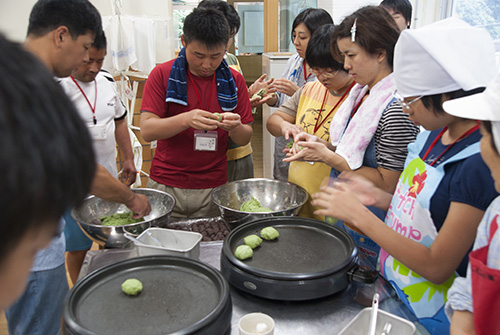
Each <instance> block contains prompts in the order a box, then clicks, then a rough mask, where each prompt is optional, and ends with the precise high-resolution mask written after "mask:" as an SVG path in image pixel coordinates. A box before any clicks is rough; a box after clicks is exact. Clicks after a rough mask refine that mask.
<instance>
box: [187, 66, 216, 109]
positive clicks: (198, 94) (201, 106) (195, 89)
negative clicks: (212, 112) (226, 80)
mask: <svg viewBox="0 0 500 335" xmlns="http://www.w3.org/2000/svg"><path fill="white" fill-rule="evenodd" d="M186 72H187V74H188V78H189V80H190V81H191V84H192V85H193V87H194V92H195V93H196V97H197V98H198V103H199V104H200V108H201V109H203V105H202V104H201V98H200V93H199V92H198V89H197V88H196V85H195V84H194V81H193V78H191V72H190V71H189V69H187V70H186ZM214 86H215V72H214V79H213V81H212V85H211V86H210V95H209V96H208V104H207V108H205V109H204V110H206V111H208V109H209V108H210V101H212V91H213V89H214Z"/></svg>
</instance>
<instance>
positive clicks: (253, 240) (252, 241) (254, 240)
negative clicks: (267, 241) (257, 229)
mask: <svg viewBox="0 0 500 335" xmlns="http://www.w3.org/2000/svg"><path fill="white" fill-rule="evenodd" d="M243 240H244V241H245V244H246V245H248V246H249V247H250V248H252V249H255V248H257V247H258V246H259V245H260V244H261V243H262V239H261V238H260V237H258V236H257V235H248V236H247V237H245V238H244V239H243Z"/></svg>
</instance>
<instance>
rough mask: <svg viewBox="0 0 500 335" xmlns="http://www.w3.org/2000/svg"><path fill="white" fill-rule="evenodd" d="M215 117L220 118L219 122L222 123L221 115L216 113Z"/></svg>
mask: <svg viewBox="0 0 500 335" xmlns="http://www.w3.org/2000/svg"><path fill="white" fill-rule="evenodd" d="M214 115H215V116H217V117H218V118H219V122H222V115H220V113H214Z"/></svg>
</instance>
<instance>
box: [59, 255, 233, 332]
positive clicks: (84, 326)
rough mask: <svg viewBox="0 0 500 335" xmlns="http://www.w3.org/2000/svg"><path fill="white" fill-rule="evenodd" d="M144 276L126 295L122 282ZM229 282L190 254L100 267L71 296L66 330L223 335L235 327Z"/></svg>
mask: <svg viewBox="0 0 500 335" xmlns="http://www.w3.org/2000/svg"><path fill="white" fill-rule="evenodd" d="M129 278H136V279H139V280H140V281H141V282H142V283H143V291H142V292H141V293H140V294H139V295H137V296H127V295H126V294H124V293H123V292H122V290H121V284H122V283H123V282H124V281H125V280H126V279H129ZM231 309H232V305H231V298H230V295H229V285H228V284H227V282H226V281H225V279H224V278H223V277H222V275H221V274H220V273H219V272H218V271H216V270H214V269H213V268H211V267H209V266H207V265H205V264H203V263H201V262H199V261H195V260H192V259H189V258H184V257H171V256H148V257H139V258H134V259H129V260H126V261H122V262H119V263H116V264H113V265H110V266H107V267H104V268H102V269H99V270H97V271H95V272H93V273H91V274H90V275H88V276H87V277H85V278H84V279H83V280H82V281H80V282H79V283H77V284H76V285H75V287H74V288H73V289H72V290H71V292H70V295H69V296H68V298H67V299H66V302H65V306H64V312H63V318H64V323H65V330H66V334H78V335H87V334H99V335H107V334H110V335H111V334H113V335H116V334H120V335H127V334H151V335H152V334H178V335H181V334H215V333H217V334H224V333H225V332H226V330H227V329H228V328H229V327H230V320H231Z"/></svg>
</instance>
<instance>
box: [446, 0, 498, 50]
mask: <svg viewBox="0 0 500 335" xmlns="http://www.w3.org/2000/svg"><path fill="white" fill-rule="evenodd" d="M451 16H454V17H457V18H459V19H462V20H464V21H465V22H467V23H469V24H470V25H471V26H477V27H483V28H485V29H486V30H488V31H489V33H490V34H491V37H493V39H495V40H496V42H497V50H498V46H499V43H498V42H500V1H498V0H453V2H452V6H451Z"/></svg>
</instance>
